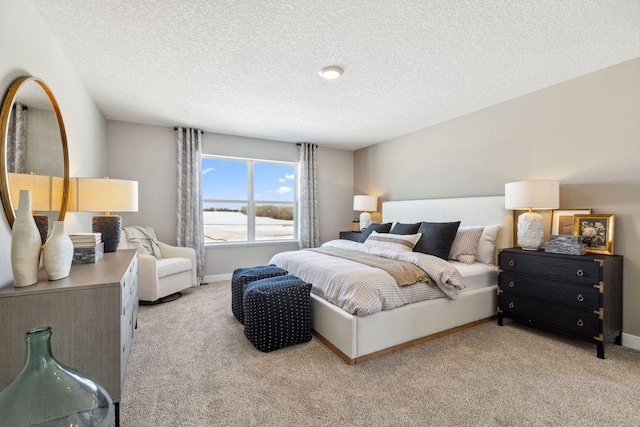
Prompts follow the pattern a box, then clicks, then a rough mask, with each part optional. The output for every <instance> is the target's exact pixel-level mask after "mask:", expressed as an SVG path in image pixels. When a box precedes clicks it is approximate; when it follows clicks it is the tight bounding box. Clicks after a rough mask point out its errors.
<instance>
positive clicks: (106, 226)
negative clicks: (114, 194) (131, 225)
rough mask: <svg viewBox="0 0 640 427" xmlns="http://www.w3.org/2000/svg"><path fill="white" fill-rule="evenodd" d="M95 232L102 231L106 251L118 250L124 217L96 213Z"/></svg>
mask: <svg viewBox="0 0 640 427" xmlns="http://www.w3.org/2000/svg"><path fill="white" fill-rule="evenodd" d="M92 229H93V232H94V233H102V242H103V243H104V252H105V253H106V252H118V245H119V244H120V234H121V233H122V217H120V216H118V215H96V216H94V217H93V223H92Z"/></svg>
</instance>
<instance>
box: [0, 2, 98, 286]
mask: <svg viewBox="0 0 640 427" xmlns="http://www.w3.org/2000/svg"><path fill="white" fill-rule="evenodd" d="M0 52H2V54H1V55H0V92H1V93H2V95H3V96H2V97H3V99H4V95H6V92H7V90H8V89H9V86H11V83H13V81H14V80H15V79H17V78H18V77H20V76H24V75H32V76H36V77H39V78H41V79H42V80H44V81H45V82H46V83H47V84H48V85H49V87H50V88H51V90H52V92H53V94H54V95H55V97H56V99H57V101H58V104H59V106H60V111H61V113H62V116H63V119H64V122H65V127H66V131H67V139H68V144H69V169H70V173H71V174H72V175H74V176H101V175H104V174H105V173H106V158H105V153H106V121H105V119H104V117H103V116H102V113H100V111H99V110H98V108H97V107H96V105H95V103H94V101H93V99H92V98H91V96H90V95H89V93H88V92H87V90H86V88H85V87H84V85H83V83H82V82H81V81H80V79H79V78H78V76H77V75H76V72H75V70H74V69H73V67H72V65H71V63H70V62H69V60H68V59H67V57H66V56H65V54H64V53H63V52H62V50H61V49H60V46H58V44H57V43H56V42H55V39H54V37H53V35H52V34H51V32H50V31H49V29H48V28H47V27H46V26H45V24H44V22H43V21H42V19H41V18H40V15H38V13H37V12H36V10H35V9H34V8H33V6H32V5H31V2H29V1H24V0H2V1H0ZM0 217H1V218H0V287H4V286H11V285H12V284H13V273H12V271H11V229H10V228H9V223H8V222H7V220H6V218H5V216H4V214H3V215H0ZM66 223H67V224H66V227H67V229H68V230H69V231H70V232H74V231H87V230H90V229H91V215H87V214H76V215H73V214H71V215H67V219H66Z"/></svg>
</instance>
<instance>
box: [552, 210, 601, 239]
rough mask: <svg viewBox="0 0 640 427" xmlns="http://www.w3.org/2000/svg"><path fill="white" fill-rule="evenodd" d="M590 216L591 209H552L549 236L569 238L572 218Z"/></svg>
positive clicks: (571, 230) (571, 229)
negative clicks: (555, 235) (557, 235)
mask: <svg viewBox="0 0 640 427" xmlns="http://www.w3.org/2000/svg"><path fill="white" fill-rule="evenodd" d="M587 214H591V209H554V210H553V212H552V213H551V234H561V235H565V236H571V235H572V234H573V216H574V215H587Z"/></svg>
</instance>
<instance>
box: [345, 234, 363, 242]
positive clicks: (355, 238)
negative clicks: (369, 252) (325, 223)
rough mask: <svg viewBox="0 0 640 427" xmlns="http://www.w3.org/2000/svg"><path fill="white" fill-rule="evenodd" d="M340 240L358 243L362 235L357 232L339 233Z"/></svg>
mask: <svg viewBox="0 0 640 427" xmlns="http://www.w3.org/2000/svg"><path fill="white" fill-rule="evenodd" d="M340 238H341V239H343V240H353V241H354V242H359V241H360V239H361V238H362V233H361V232H359V231H341V232H340Z"/></svg>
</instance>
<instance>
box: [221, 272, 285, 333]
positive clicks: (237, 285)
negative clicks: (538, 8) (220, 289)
mask: <svg viewBox="0 0 640 427" xmlns="http://www.w3.org/2000/svg"><path fill="white" fill-rule="evenodd" d="M285 274H287V271H286V270H283V269H281V268H280V267H276V266H275V265H273V264H271V265H261V266H257V267H246V268H238V269H236V270H235V271H234V272H233V276H232V277H231V311H232V312H233V315H234V316H235V317H236V319H238V321H239V322H240V323H244V312H243V310H242V298H243V295H244V289H245V288H246V287H247V285H248V284H249V283H251V282H255V281H256V280H260V279H265V278H267V277H276V276H284V275H285Z"/></svg>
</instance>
